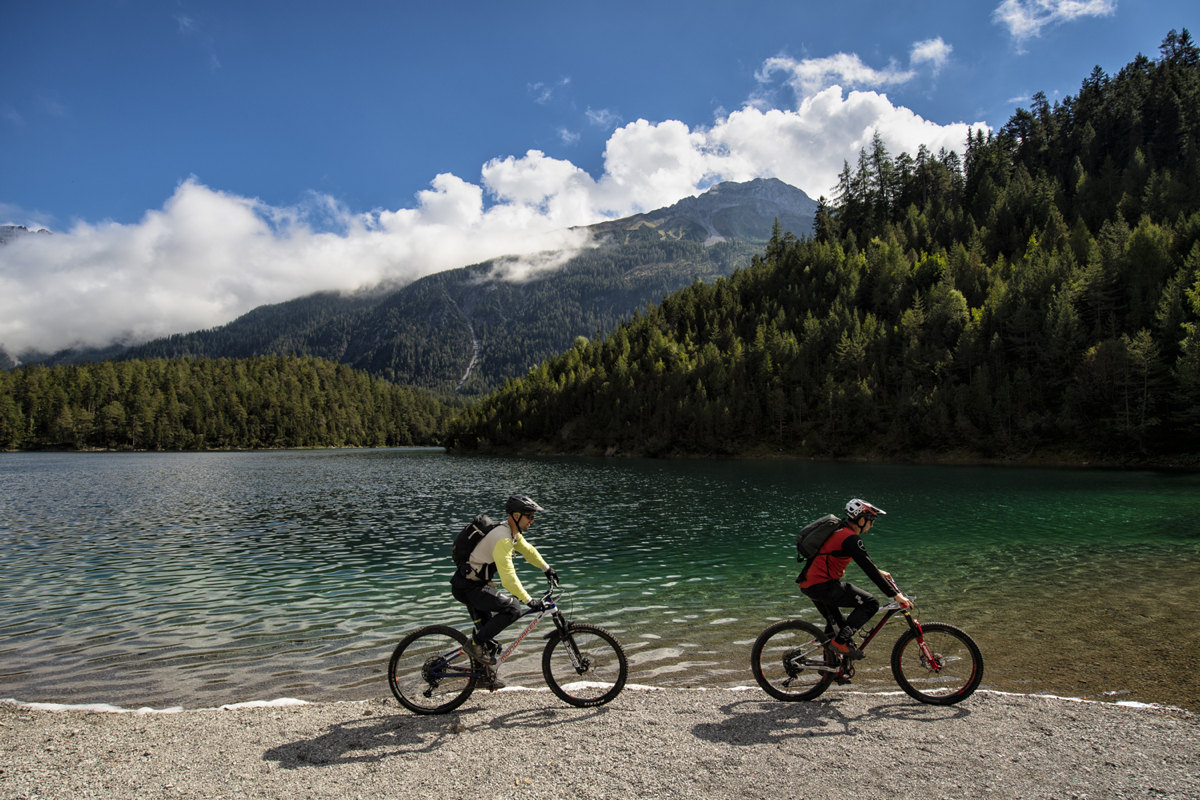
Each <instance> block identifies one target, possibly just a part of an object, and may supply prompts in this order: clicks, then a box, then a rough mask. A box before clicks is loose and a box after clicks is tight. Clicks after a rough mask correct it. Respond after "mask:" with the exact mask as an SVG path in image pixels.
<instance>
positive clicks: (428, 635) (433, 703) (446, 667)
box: [388, 625, 484, 714]
mask: <svg viewBox="0 0 1200 800" xmlns="http://www.w3.org/2000/svg"><path fill="white" fill-rule="evenodd" d="M466 644H467V635H466V634H465V633H463V632H462V631H460V630H457V629H455V628H451V627H450V626H448V625H428V626H426V627H424V628H419V629H418V630H415V631H413V632H412V633H410V634H408V635H407V636H405V637H404V638H403V639H401V640H400V644H398V645H396V649H395V650H394V651H393V652H392V658H391V660H390V661H388V686H390V687H391V689H392V694H393V695H395V696H396V699H397V700H399V701H400V704H401V705H403V706H404V707H405V708H407V709H409V710H410V711H413V712H416V713H417V714H444V713H445V712H447V711H452V710H453V709H456V708H458V707H459V706H460V705H462V704H463V703H464V702H465V701H466V699H467V698H468V697H470V696H471V692H473V691H474V690H475V683H476V681H478V679H479V675H480V674H481V673H482V672H483V671H484V668H483V667H482V666H480V665H478V664H476V663H475V662H474V661H472V660H471V658H470V656H468V655H467V654H466V652H465V651H464V650H463V649H462V648H463V646H464V645H466Z"/></svg>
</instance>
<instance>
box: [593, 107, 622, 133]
mask: <svg viewBox="0 0 1200 800" xmlns="http://www.w3.org/2000/svg"><path fill="white" fill-rule="evenodd" d="M585 113H586V115H587V118H588V122H590V123H592V124H593V125H595V126H596V127H598V128H611V127H612V126H614V125H619V124H620V123H621V116H620V115H619V114H617V113H616V112H615V111H611V110H609V109H607V108H601V109H594V108H588V110H587V111H586V112H585Z"/></svg>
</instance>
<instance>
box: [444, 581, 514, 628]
mask: <svg viewBox="0 0 1200 800" xmlns="http://www.w3.org/2000/svg"><path fill="white" fill-rule="evenodd" d="M450 590H451V594H453V595H454V599H456V600H458V601H459V602H460V603H465V604H466V606H467V608H468V609H470V610H471V616H472V618H473V619H476V620H478V621H479V624H480V629H479V634H478V635H477V636H476V637H475V639H476V640H477V641H480V642H489V641H491V640H492V639H493V638H494V637H495V636H496V634H498V633H499V632H500V631H502V630H504V629H505V628H507V627H508V626H509V625H512V624H513V623H514V622H516V621H517V619H518V618H519V617H520V616H521V613H522V611H523V609H522V608H521V604H520V603H518V602H517V601H516V599H515V598H512V597H508V596H506V595H503V594H501V593H500V592H499V590H497V589H496V587H494V586H490V585H488V584H486V583H477V582H475V581H468V580H465V579H463V578H460V577H458V576H457V575H456V576H454V579H453V580H451V581H450Z"/></svg>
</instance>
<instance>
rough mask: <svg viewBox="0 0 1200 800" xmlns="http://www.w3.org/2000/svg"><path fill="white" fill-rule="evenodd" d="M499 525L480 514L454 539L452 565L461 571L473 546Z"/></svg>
mask: <svg viewBox="0 0 1200 800" xmlns="http://www.w3.org/2000/svg"><path fill="white" fill-rule="evenodd" d="M500 524H501V523H499V522H495V521H494V520H493V519H492V518H491V517H489V516H488V515H487V514H480V515H479V516H478V517H476V518H475V519H473V520H471V522H470V523H469V524H468V525H467V527H465V528H463V529H462V531H460V532H459V534H458V536H456V537H455V538H454V564H455V565H456V566H457V567H458V568H459V569H462V568H463V567H464V566H466V563H467V561H468V560H470V558H471V551H472V550H474V549H475V545H477V544H479V542H480V541H481V540H482V539H483V537H485V536H487V535H488V532H489V531H491V530H492V528H495V527H496V526H497V525H500Z"/></svg>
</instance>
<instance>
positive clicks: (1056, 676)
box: [0, 450, 1200, 708]
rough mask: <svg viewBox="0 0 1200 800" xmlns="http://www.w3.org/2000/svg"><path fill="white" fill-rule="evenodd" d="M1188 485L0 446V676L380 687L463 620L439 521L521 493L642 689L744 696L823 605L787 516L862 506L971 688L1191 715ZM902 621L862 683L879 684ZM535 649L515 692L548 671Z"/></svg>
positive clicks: (1117, 478)
mask: <svg viewBox="0 0 1200 800" xmlns="http://www.w3.org/2000/svg"><path fill="white" fill-rule="evenodd" d="M1198 489H1200V477H1198V476H1194V475H1166V474H1157V473H1142V472H1139V473H1123V472H1110V471H1082V470H1027V469H1006V468H967V467H961V468H955V467H899V466H879V465H865V464H814V463H807V462H800V463H797V462H757V461H686V462H674V461H670V462H667V461H627V460H603V459H502V458H480V457H459V456H447V455H445V454H443V453H441V452H439V451H420V450H416V451H414V450H384V451H304V452H270V453H192V454H3V455H0V557H2V558H3V563H4V564H5V582H6V583H7V584H8V585H7V586H6V587H5V592H4V593H3V595H0V680H3V683H4V686H5V689H4V694H5V696H11V697H15V698H17V699H20V700H28V701H54V702H97V701H105V702H114V703H120V704H125V705H142V704H144V705H156V706H161V705H170V704H182V705H185V706H188V707H194V706H197V705H213V704H220V703H225V702H236V701H240V700H249V699H262V698H273V697H279V696H295V697H301V698H304V699H325V698H359V697H371V696H379V695H383V694H386V687H385V686H384V681H383V679H382V674H383V666H384V663H385V661H386V658H387V655H388V654H389V653H390V649H391V647H392V645H393V644H394V642H395V641H396V640H397V639H398V638H399V636H400V635H401V634H402V633H403V632H404V631H407V630H409V629H411V628H414V627H416V626H418V625H421V624H429V623H434V622H450V623H452V624H462V625H464V626H465V623H466V621H467V620H466V615H465V613H464V610H463V609H462V607H461V606H460V605H458V604H457V603H456V602H454V601H453V600H452V599H451V598H450V595H449V591H448V586H447V581H448V579H449V574H450V572H451V570H452V566H451V562H450V543H451V541H452V540H453V536H454V533H455V532H456V531H457V530H458V529H459V528H461V527H462V525H463V524H464V523H465V521H466V520H468V519H469V518H470V517H471V516H473V515H474V514H475V513H478V512H479V511H486V512H489V513H492V514H493V515H496V516H499V514H500V513H501V505H502V502H503V498H504V497H506V496H507V495H508V494H509V493H511V492H512V491H517V490H519V491H522V492H527V493H529V494H531V495H532V496H534V497H535V498H536V499H537V500H538V502H540V503H541V504H542V505H544V506H546V507H547V509H549V511H548V512H547V513H545V514H543V515H540V516H539V519H538V521H537V524H536V525H535V526H534V529H533V531H532V532H531V534H530V539H531V540H532V541H533V542H534V543H535V544H536V545H537V546H538V548H539V549H540V550H541V552H542V553H543V555H545V556H546V557H547V559H548V560H549V561H550V562H551V563H552V564H554V566H555V567H556V568H557V569H558V571H559V572H560V574H561V575H562V578H563V580H564V583H566V584H567V585H568V586H569V587H570V588H571V590H572V592H571V597H570V599H569V604H570V606H571V609H572V613H573V614H574V616H575V617H577V618H578V619H580V620H581V621H586V622H591V623H594V624H599V625H602V626H604V627H606V628H608V629H610V630H611V631H613V632H614V633H617V634H618V635H619V636H620V638H621V640H622V642H623V643H624V645H625V647H626V649H627V651H628V653H629V655H630V660H631V663H632V665H633V669H634V672H633V675H632V676H631V680H632V681H634V682H640V683H648V684H653V685H662V686H695V685H708V686H729V685H745V684H747V683H749V682H750V681H751V679H750V676H749V668H748V663H749V650H750V644H751V643H752V642H753V640H754V638H755V636H756V635H757V633H758V632H759V631H760V630H761V629H762V628H763V627H765V626H766V625H767V624H769V623H770V622H771V621H773V620H776V619H781V618H785V617H788V616H794V615H803V616H807V617H810V618H815V616H816V615H815V611H813V610H812V609H811V608H810V605H809V603H808V602H807V601H806V600H805V599H804V598H803V597H801V596H800V595H799V594H798V592H797V591H796V589H795V586H794V584H793V582H792V580H793V578H794V576H795V574H796V572H797V571H798V567H799V565H798V564H796V562H795V550H794V546H793V542H794V536H795V531H796V529H797V528H798V527H799V526H800V525H802V524H803V523H804V522H806V521H808V520H809V519H811V518H813V517H816V516H818V515H820V514H823V513H827V512H836V511H838V510H840V506H841V505H842V504H843V503H844V502H845V500H846V499H848V498H849V497H850V496H852V495H861V496H864V497H867V498H868V499H870V500H872V501H873V502H876V503H878V504H879V505H881V506H883V507H884V508H885V509H886V510H887V511H888V515H887V517H885V518H884V519H883V521H882V522H881V523H880V524H879V525H878V526H877V528H876V529H875V530H874V531H872V533H871V534H869V535H868V539H867V542H868V547H869V548H870V550H871V552H872V555H873V556H874V558H875V560H876V562H877V563H879V564H880V565H881V566H882V567H883V568H885V569H888V570H890V571H891V572H892V573H893V574H894V575H895V576H896V578H897V579H898V580H899V581H900V583H901V585H902V586H903V587H904V589H905V590H906V591H907V592H908V593H910V594H911V595H914V596H915V597H916V598H917V599H918V602H919V608H920V612H921V616H922V617H924V618H926V619H927V621H934V620H936V621H941V622H949V623H951V624H954V625H957V626H959V627H961V628H963V629H965V630H967V631H968V632H969V633H971V634H972V636H974V637H975V638H976V640H977V641H978V642H979V643H980V645H981V647H982V648H983V651H984V655H985V659H986V662H987V668H986V674H985V678H984V686H985V687H992V688H1001V689H1011V690H1017V691H1047V692H1053V693H1060V694H1073V695H1086V696H1094V697H1101V698H1102V697H1105V696H1110V697H1113V698H1114V699H1121V700H1142V701H1156V702H1169V703H1175V704H1184V705H1189V706H1190V707H1193V708H1196V707H1200V690H1197V689H1196V688H1195V686H1194V684H1195V682H1194V681H1193V680H1191V677H1190V675H1191V673H1190V666H1189V665H1191V664H1194V663H1196V660H1197V656H1200V652H1198V648H1200V644H1198V643H1200V623H1196V622H1194V621H1193V620H1192V617H1191V615H1189V614H1188V613H1187V609H1185V608H1184V604H1185V603H1189V602H1190V601H1191V599H1192V598H1193V597H1194V596H1195V595H1196V590H1197V589H1198V588H1200V585H1198V584H1200V571H1198V570H1197V569H1196V567H1197V564H1198V563H1200V531H1198V530H1197V526H1196V523H1195V521H1194V520H1195V519H1196V518H1197V516H1200V491H1198ZM522 575H523V576H524V577H525V579H526V580H527V582H528V583H529V584H531V585H536V584H537V583H538V582H539V580H540V576H538V575H537V573H536V572H535V571H533V570H532V569H529V568H528V567H526V568H525V569H524V570H523V572H522ZM849 577H850V579H851V580H854V581H856V582H859V583H863V582H864V579H863V578H862V576H861V573H858V572H857V570H856V568H854V567H851V572H850V573H849ZM868 588H873V587H868ZM893 625H894V626H895V627H894V628H893V630H892V631H891V632H888V631H886V630H885V632H884V633H882V634H881V636H880V638H879V639H878V640H876V642H874V643H873V644H872V648H871V649H870V650H868V658H867V659H866V660H865V661H864V662H862V666H861V667H860V669H859V673H858V677H857V678H856V684H857V685H858V686H860V687H867V688H871V687H874V686H886V687H893V688H894V684H893V683H892V680H891V677H890V674H889V673H888V671H887V662H888V655H889V651H890V647H891V642H893V641H894V640H895V638H896V637H897V636H898V635H899V634H900V632H901V631H900V628H899V623H893ZM513 630H515V628H514V629H513ZM540 642H541V639H540V636H537V635H535V636H533V637H531V638H530V639H528V640H526V642H524V643H523V645H522V649H521V650H520V651H518V655H517V658H516V659H514V660H513V661H510V662H507V663H506V664H505V665H504V673H505V676H506V680H509V682H510V683H518V684H520V683H527V684H530V685H541V677H540V666H539V660H538V655H539V654H538V652H537V649H538V647H539V646H540ZM1106 692H1113V693H1117V694H1112V695H1105V693H1106Z"/></svg>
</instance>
